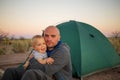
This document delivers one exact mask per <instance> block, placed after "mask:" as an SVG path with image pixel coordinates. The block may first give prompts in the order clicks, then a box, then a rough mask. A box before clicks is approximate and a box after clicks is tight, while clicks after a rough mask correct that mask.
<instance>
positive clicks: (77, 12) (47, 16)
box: [0, 0, 120, 38]
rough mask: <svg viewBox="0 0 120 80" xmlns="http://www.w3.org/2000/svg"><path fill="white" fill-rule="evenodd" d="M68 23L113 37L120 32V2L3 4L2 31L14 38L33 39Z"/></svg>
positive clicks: (0, 0)
mask: <svg viewBox="0 0 120 80" xmlns="http://www.w3.org/2000/svg"><path fill="white" fill-rule="evenodd" d="M69 20H76V21H79V22H84V23H87V24H90V25H92V26H93V27H95V28H96V29H98V30H99V31H101V32H102V33H103V34H104V35H105V36H107V37H108V36H111V34H112V33H113V32H120V0H0V29H1V30H3V31H5V32H7V33H9V35H11V36H14V37H26V38H31V37H33V36H34V35H36V34H41V33H42V30H44V29H45V28H46V27H47V26H49V25H58V24H61V23H63V22H66V21H69Z"/></svg>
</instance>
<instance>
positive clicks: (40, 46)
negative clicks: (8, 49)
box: [34, 38, 47, 53]
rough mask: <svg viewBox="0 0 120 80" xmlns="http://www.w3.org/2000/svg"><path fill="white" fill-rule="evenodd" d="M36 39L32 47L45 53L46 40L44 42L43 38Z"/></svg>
mask: <svg viewBox="0 0 120 80" xmlns="http://www.w3.org/2000/svg"><path fill="white" fill-rule="evenodd" d="M36 41H37V42H36V44H35V46H34V49H35V50H37V51H38V52H40V53H45V52H46V49H47V46H46V42H45V40H44V38H40V39H37V40H36Z"/></svg>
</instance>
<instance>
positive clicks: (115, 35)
mask: <svg viewBox="0 0 120 80" xmlns="http://www.w3.org/2000/svg"><path fill="white" fill-rule="evenodd" d="M112 37H114V38H119V37H120V32H117V31H116V32H113V33H112Z"/></svg>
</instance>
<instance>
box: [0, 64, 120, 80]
mask: <svg viewBox="0 0 120 80" xmlns="http://www.w3.org/2000/svg"><path fill="white" fill-rule="evenodd" d="M1 71H2V70H0V74H1V73H3V71H2V72H1ZM1 76H2V75H0V78H1ZM74 80H80V79H75V78H74ZM81 80H120V66H119V67H115V68H111V69H108V70H104V71H101V72H97V73H94V74H91V75H89V76H86V77H83V78H82V79H81Z"/></svg>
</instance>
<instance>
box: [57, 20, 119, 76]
mask: <svg viewBox="0 0 120 80" xmlns="http://www.w3.org/2000/svg"><path fill="white" fill-rule="evenodd" d="M57 27H58V28H59V29H60V32H61V40H62V41H63V42H66V43H67V44H68V45H69V46H70V48H71V59H72V69H73V76H75V77H82V76H86V75H88V74H91V73H94V72H97V71H100V70H104V69H107V68H111V67H115V66H117V65H119V64H120V57H119V56H118V54H117V53H116V51H115V49H114V48H113V46H112V45H111V43H110V42H109V41H108V39H107V38H106V37H105V36H104V35H103V34H102V33H101V32H100V31H99V30H97V29H96V28H94V27H93V26H91V25H89V24H86V23H82V22H78V21H73V20H71V21H69V22H64V23H61V24H58V25H57Z"/></svg>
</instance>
